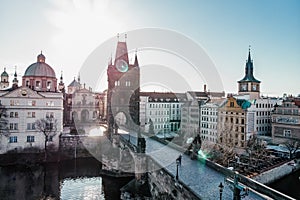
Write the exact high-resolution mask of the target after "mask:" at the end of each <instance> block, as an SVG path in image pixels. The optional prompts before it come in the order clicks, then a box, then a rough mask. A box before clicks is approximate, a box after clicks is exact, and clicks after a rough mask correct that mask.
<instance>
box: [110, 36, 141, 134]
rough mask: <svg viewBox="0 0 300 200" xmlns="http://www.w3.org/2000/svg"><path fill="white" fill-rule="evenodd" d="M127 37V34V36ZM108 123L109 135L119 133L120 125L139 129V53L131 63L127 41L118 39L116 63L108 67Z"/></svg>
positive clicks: (130, 128)
mask: <svg viewBox="0 0 300 200" xmlns="http://www.w3.org/2000/svg"><path fill="white" fill-rule="evenodd" d="M125 37H126V36H125ZM107 77H108V91H107V120H108V121H107V123H108V136H109V138H111V136H112V135H113V134H117V131H118V127H120V126H123V127H125V128H127V129H129V130H136V131H137V130H138V127H139V97H140V68H139V65H138V60H137V55H135V61H134V64H130V63H129V59H128V50H127V44H126V41H124V42H121V41H118V43H117V49H116V55H115V60H114V63H113V62H112V61H110V62H109V64H108V68H107Z"/></svg>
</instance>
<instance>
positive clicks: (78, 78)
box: [77, 73, 80, 83]
mask: <svg viewBox="0 0 300 200" xmlns="http://www.w3.org/2000/svg"><path fill="white" fill-rule="evenodd" d="M77 81H78V83H80V73H78V77H77Z"/></svg>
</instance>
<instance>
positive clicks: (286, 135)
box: [283, 130, 291, 137]
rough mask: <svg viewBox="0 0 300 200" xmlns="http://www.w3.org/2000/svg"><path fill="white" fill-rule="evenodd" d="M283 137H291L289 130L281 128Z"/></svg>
mask: <svg viewBox="0 0 300 200" xmlns="http://www.w3.org/2000/svg"><path fill="white" fill-rule="evenodd" d="M283 136H284V137H291V130H283Z"/></svg>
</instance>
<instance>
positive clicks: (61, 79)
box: [60, 70, 63, 83]
mask: <svg viewBox="0 0 300 200" xmlns="http://www.w3.org/2000/svg"><path fill="white" fill-rule="evenodd" d="M60 82H61V83H62V82H63V71H62V70H61V72H60Z"/></svg>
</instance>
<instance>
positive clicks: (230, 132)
mask: <svg viewBox="0 0 300 200" xmlns="http://www.w3.org/2000/svg"><path fill="white" fill-rule="evenodd" d="M250 105H251V104H250V102H249V101H247V100H241V99H236V98H234V97H232V96H229V97H228V98H227V101H226V103H225V104H224V105H222V106H221V107H220V108H219V116H218V119H219V120H218V142H219V143H221V144H225V145H226V146H230V147H242V148H243V147H245V145H246V140H247V138H249V137H250V134H251V132H252V130H251V129H249V125H250V124H248V123H246V122H247V117H248V119H249V113H247V108H249V107H250ZM250 126H251V125H250Z"/></svg>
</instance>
